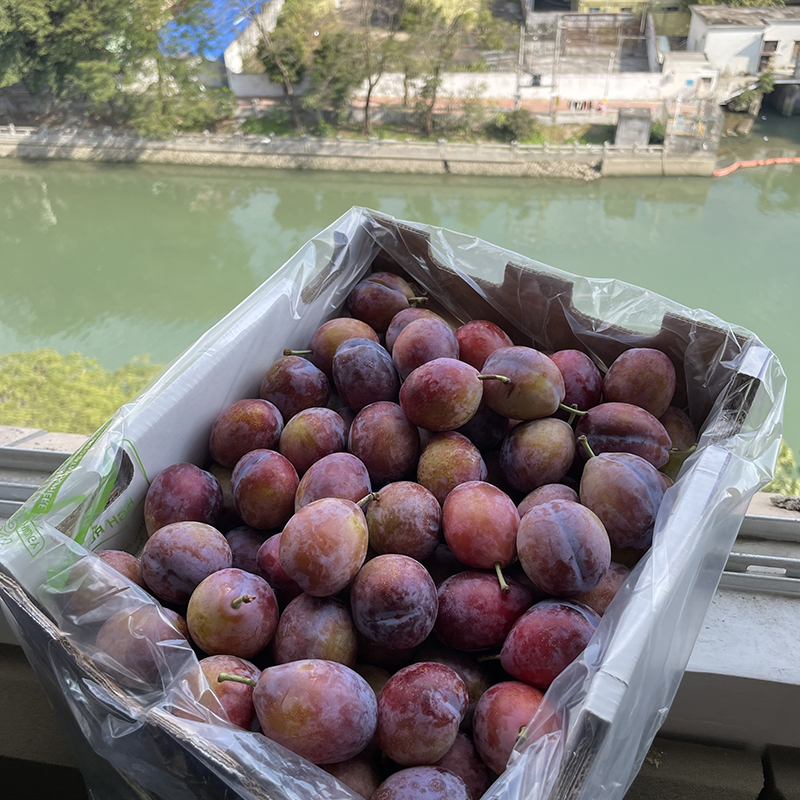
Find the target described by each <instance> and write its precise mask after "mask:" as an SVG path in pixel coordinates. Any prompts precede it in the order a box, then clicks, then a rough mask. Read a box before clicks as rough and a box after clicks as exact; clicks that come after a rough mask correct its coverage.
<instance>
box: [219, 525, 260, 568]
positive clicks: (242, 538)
mask: <svg viewBox="0 0 800 800" xmlns="http://www.w3.org/2000/svg"><path fill="white" fill-rule="evenodd" d="M266 538H267V534H266V533H264V531H257V530H256V529H255V528H251V527H249V526H248V525H241V526H240V527H238V528H234V529H233V530H230V531H228V532H227V533H226V534H225V539H226V541H227V542H228V546H229V547H230V548H231V557H232V562H231V566H232V567H234V568H235V569H242V570H244V571H245V572H252V573H253V574H254V575H258V574H259V573H258V551H259V549H260V548H261V545H262V544H264V540H265V539H266Z"/></svg>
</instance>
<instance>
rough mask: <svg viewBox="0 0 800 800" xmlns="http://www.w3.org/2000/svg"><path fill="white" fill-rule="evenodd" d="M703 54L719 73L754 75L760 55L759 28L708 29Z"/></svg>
mask: <svg viewBox="0 0 800 800" xmlns="http://www.w3.org/2000/svg"><path fill="white" fill-rule="evenodd" d="M703 52H704V53H705V54H706V58H708V60H709V61H710V62H711V65H712V66H714V67H716V68H717V69H718V70H719V71H720V72H727V73H728V74H730V75H738V74H739V73H740V72H746V73H748V74H750V75H754V74H755V73H756V72H757V71H758V58H759V56H760V55H761V28H710V29H709V31H708V34H707V35H706V43H705V47H704V48H703Z"/></svg>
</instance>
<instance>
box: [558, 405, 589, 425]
mask: <svg viewBox="0 0 800 800" xmlns="http://www.w3.org/2000/svg"><path fill="white" fill-rule="evenodd" d="M558 407H559V408H560V409H562V410H563V411H566V412H567V413H568V414H569V419H568V420H567V424H568V425H572V423H573V422H575V417H585V416H586V415H587V414H588V413H589V412H588V411H580V410H579V409H578V406H577V405H575V404H574V403H573V404H572V405H571V406H568V405H564V403H559V404H558Z"/></svg>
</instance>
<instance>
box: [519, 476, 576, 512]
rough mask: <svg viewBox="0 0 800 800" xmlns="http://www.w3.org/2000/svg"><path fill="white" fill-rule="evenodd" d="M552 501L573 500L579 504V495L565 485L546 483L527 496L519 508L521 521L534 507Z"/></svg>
mask: <svg viewBox="0 0 800 800" xmlns="http://www.w3.org/2000/svg"><path fill="white" fill-rule="evenodd" d="M551 500H572V502H573V503H577V502H579V499H578V493H577V492H576V491H575V490H574V489H571V488H570V487H569V486H565V485H564V484H563V483H546V484H545V485H544V486H540V487H539V488H538V489H534V490H533V491H532V492H530V494H527V495H525V497H524V499H523V500H522V502H521V503H520V504H519V505H518V506H517V511H518V512H519V516H520V519H522V517H524V516H525V515H526V514H527V513H528V512H529V511H530V510H531V509H532V508H533V507H534V506H539V505H542V503H549V502H550V501H551Z"/></svg>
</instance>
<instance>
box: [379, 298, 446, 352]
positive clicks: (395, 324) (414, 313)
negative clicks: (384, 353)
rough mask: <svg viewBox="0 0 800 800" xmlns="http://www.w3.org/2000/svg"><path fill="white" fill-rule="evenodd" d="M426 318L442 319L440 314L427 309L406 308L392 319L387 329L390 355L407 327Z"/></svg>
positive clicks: (387, 345) (387, 347) (387, 343)
mask: <svg viewBox="0 0 800 800" xmlns="http://www.w3.org/2000/svg"><path fill="white" fill-rule="evenodd" d="M424 317H427V318H428V319H434V318H435V319H441V317H440V316H439V315H438V314H434V313H433V311H428V309H427V308H404V309H403V310H402V311H398V312H397V313H396V314H395V315H394V316H393V317H392V321H391V323H390V324H389V327H388V328H387V329H386V349H387V350H388V351H389V353H391V352H392V348H393V347H394V343H395V342H396V341H397V337H398V336H399V335H400V333H401V332H402V331H403V330H404V329H405V328H406V326H408V325H410V324H411V323H412V322H414V321H416V320H418V319H423V318H424Z"/></svg>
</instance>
